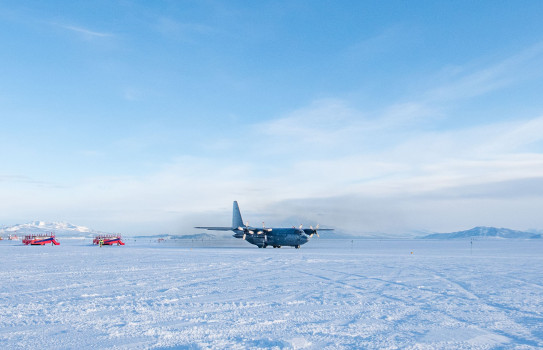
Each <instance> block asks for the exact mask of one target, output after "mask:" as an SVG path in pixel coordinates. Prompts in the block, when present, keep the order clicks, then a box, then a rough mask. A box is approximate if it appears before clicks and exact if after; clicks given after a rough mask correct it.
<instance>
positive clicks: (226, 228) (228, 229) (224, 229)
mask: <svg viewBox="0 0 543 350" xmlns="http://www.w3.org/2000/svg"><path fill="white" fill-rule="evenodd" d="M195 228H201V229H204V230H211V231H232V230H233V228H232V227H201V226H199V227H195Z"/></svg>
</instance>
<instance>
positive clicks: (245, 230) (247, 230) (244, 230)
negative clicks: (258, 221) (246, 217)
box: [238, 221, 255, 240]
mask: <svg viewBox="0 0 543 350" xmlns="http://www.w3.org/2000/svg"><path fill="white" fill-rule="evenodd" d="M238 230H240V231H243V240H245V237H247V234H250V235H253V234H254V233H255V232H254V231H253V230H251V229H250V227H249V222H248V221H247V222H246V223H245V227H238Z"/></svg>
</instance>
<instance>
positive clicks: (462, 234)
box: [421, 226, 541, 239]
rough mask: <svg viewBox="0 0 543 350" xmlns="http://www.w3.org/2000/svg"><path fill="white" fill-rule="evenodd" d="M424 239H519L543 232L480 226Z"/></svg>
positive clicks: (532, 237)
mask: <svg viewBox="0 0 543 350" xmlns="http://www.w3.org/2000/svg"><path fill="white" fill-rule="evenodd" d="M421 238H423V239H461V238H519V239H538V238H541V234H539V233H533V232H525V231H516V230H511V229H508V228H496V227H485V226H478V227H474V228H472V229H471V230H465V231H458V232H451V233H433V234H430V235H427V236H423V237H421Z"/></svg>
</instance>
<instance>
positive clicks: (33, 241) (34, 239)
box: [23, 233, 60, 245]
mask: <svg viewBox="0 0 543 350" xmlns="http://www.w3.org/2000/svg"><path fill="white" fill-rule="evenodd" d="M48 243H51V245H53V244H54V245H60V243H59V242H58V241H57V240H56V239H55V235H54V234H52V233H51V234H48V235H26V236H25V238H23V244H24V245H45V244H48Z"/></svg>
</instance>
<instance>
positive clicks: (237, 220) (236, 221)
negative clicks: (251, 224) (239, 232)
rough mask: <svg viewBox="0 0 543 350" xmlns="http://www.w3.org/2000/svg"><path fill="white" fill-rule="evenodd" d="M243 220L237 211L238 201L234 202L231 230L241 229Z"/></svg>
mask: <svg viewBox="0 0 543 350" xmlns="http://www.w3.org/2000/svg"><path fill="white" fill-rule="evenodd" d="M243 226H245V224H244V223H243V219H242V218H241V213H240V211H239V205H238V201H234V208H233V210H232V228H238V227H243Z"/></svg>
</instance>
